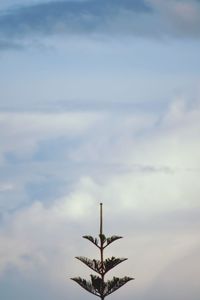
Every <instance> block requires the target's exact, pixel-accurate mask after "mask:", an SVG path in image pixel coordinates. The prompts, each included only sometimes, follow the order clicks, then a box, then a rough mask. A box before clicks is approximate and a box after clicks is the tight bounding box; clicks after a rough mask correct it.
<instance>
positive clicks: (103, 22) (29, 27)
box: [0, 0, 200, 50]
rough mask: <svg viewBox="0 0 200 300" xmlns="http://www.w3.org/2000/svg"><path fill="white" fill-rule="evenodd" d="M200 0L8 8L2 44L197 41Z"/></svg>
mask: <svg viewBox="0 0 200 300" xmlns="http://www.w3.org/2000/svg"><path fill="white" fill-rule="evenodd" d="M199 20H200V4H199V2H198V1H194V0H193V1H191V2H190V3H189V2H188V1H182V2H180V1H169V2H168V3H166V2H164V1H161V0H160V1H155V0H149V1H138V0H134V1H130V0H124V1H120V0H115V1H113V0H107V1H104V0H103V1H98V0H85V1H56V2H55V1H48V2H44V3H40V2H36V3H34V2H33V4H31V2H30V4H27V5H21V6H20V5H19V4H18V6H13V8H12V6H11V7H10V9H8V10H5V8H4V10H2V11H1V14H0V38H1V41H0V45H1V49H2V50H4V49H5V47H7V48H13V47H15V45H16V44H17V41H19V40H24V39H25V40H28V41H34V40H35V39H38V38H39V39H41V38H42V37H44V36H45V37H48V36H52V35H62V36H63V35H64V36H66V35H67V36H68V38H69V36H72V35H78V36H79V35H81V36H82V35H88V34H89V35H93V36H113V35H114V36H116V37H118V38H119V36H133V37H134V36H149V37H154V38H155V37H156V38H157V37H159V38H160V37H183V36H185V37H190V38H198V37H199V30H198V28H199V25H200V24H199Z"/></svg>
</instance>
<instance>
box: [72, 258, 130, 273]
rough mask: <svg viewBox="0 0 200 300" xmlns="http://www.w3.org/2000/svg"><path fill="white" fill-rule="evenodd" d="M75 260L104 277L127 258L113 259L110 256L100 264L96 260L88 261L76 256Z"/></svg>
mask: <svg viewBox="0 0 200 300" xmlns="http://www.w3.org/2000/svg"><path fill="white" fill-rule="evenodd" d="M76 258H77V259H78V260H80V261H81V262H83V263H84V264H85V265H86V266H88V267H89V268H90V269H92V270H93V271H95V272H97V273H98V274H100V275H101V274H104V275H105V274H106V273H107V272H108V271H110V270H111V269H112V268H114V267H115V266H117V265H118V264H120V263H121V262H123V261H125V260H127V258H115V257H114V256H112V257H111V258H107V259H105V260H104V261H103V264H102V263H101V261H100V260H97V259H89V258H87V257H84V256H76Z"/></svg>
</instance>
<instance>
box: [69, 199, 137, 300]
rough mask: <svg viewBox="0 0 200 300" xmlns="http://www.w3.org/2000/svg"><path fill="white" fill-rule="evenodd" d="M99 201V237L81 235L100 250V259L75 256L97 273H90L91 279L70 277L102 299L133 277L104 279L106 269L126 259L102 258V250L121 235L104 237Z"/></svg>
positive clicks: (101, 209) (101, 208)
mask: <svg viewBox="0 0 200 300" xmlns="http://www.w3.org/2000/svg"><path fill="white" fill-rule="evenodd" d="M102 206H103V205H102V203H100V233H99V238H94V237H92V236H90V235H85V236H83V238H84V239H87V240H89V241H90V242H91V243H93V244H94V245H95V246H96V247H97V248H98V249H99V251H100V260H97V259H89V258H87V257H84V256H77V257H76V259H78V260H79V261H81V262H82V263H84V264H85V265H86V266H88V267H89V268H90V269H92V270H93V271H94V272H96V273H97V274H98V275H93V274H91V275H90V277H91V280H86V279H83V278H81V277H75V278H71V279H72V280H74V281H75V282H77V283H78V284H79V285H80V286H81V287H83V288H84V289H85V290H86V291H88V292H90V293H92V294H93V295H95V296H98V297H100V298H101V300H104V298H105V297H107V296H108V295H110V294H112V293H113V292H115V291H116V290H118V289H119V288H120V287H122V286H123V285H124V284H126V283H127V282H128V281H130V280H133V279H134V278H132V277H128V276H125V277H123V278H118V277H113V278H112V279H111V280H107V281H105V275H106V274H107V272H108V271H110V270H111V269H113V268H114V267H116V266H117V265H118V264H120V263H121V262H123V261H125V260H127V258H116V257H114V256H112V257H111V258H106V259H104V250H105V248H107V247H108V246H109V245H110V244H111V243H113V242H114V241H116V240H118V239H121V238H122V236H117V235H113V236H111V237H106V236H105V235H104V234H103V214H102V211H103V207H102Z"/></svg>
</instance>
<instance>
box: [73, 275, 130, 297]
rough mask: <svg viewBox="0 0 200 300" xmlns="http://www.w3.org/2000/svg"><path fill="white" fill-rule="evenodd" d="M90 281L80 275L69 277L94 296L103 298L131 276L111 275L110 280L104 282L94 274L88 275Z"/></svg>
mask: <svg viewBox="0 0 200 300" xmlns="http://www.w3.org/2000/svg"><path fill="white" fill-rule="evenodd" d="M90 277H91V281H87V280H85V279H83V278H81V277H75V278H71V279H72V280H74V281H75V282H77V283H78V284H79V285H80V286H81V287H83V288H84V289H85V290H86V291H88V292H90V293H92V294H93V295H95V296H99V297H101V298H105V297H106V296H108V295H110V294H112V293H113V292H115V291H116V290H118V289H119V288H120V287H122V286H123V285H124V284H126V283H127V282H128V281H130V280H133V279H134V278H131V277H127V276H125V277H123V278H118V277H113V279H112V280H108V281H107V282H104V281H103V280H102V278H101V277H99V276H96V275H90Z"/></svg>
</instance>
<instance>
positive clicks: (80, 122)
mask: <svg viewBox="0 0 200 300" xmlns="http://www.w3.org/2000/svg"><path fill="white" fill-rule="evenodd" d="M98 120H99V116H98V115H97V114H95V113H1V114H0V125H1V129H0V130H1V155H2V153H4V154H5V153H6V152H13V153H14V154H17V155H19V156H21V157H23V156H24V155H26V154H28V155H32V154H33V153H34V152H35V151H36V150H37V147H38V143H39V142H40V141H42V140H46V139H50V138H57V137H62V136H68V137H70V136H80V135H82V134H83V133H84V132H85V131H87V130H88V129H90V128H91V126H92V125H94V124H95V122H98ZM2 156H3V155H2Z"/></svg>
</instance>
